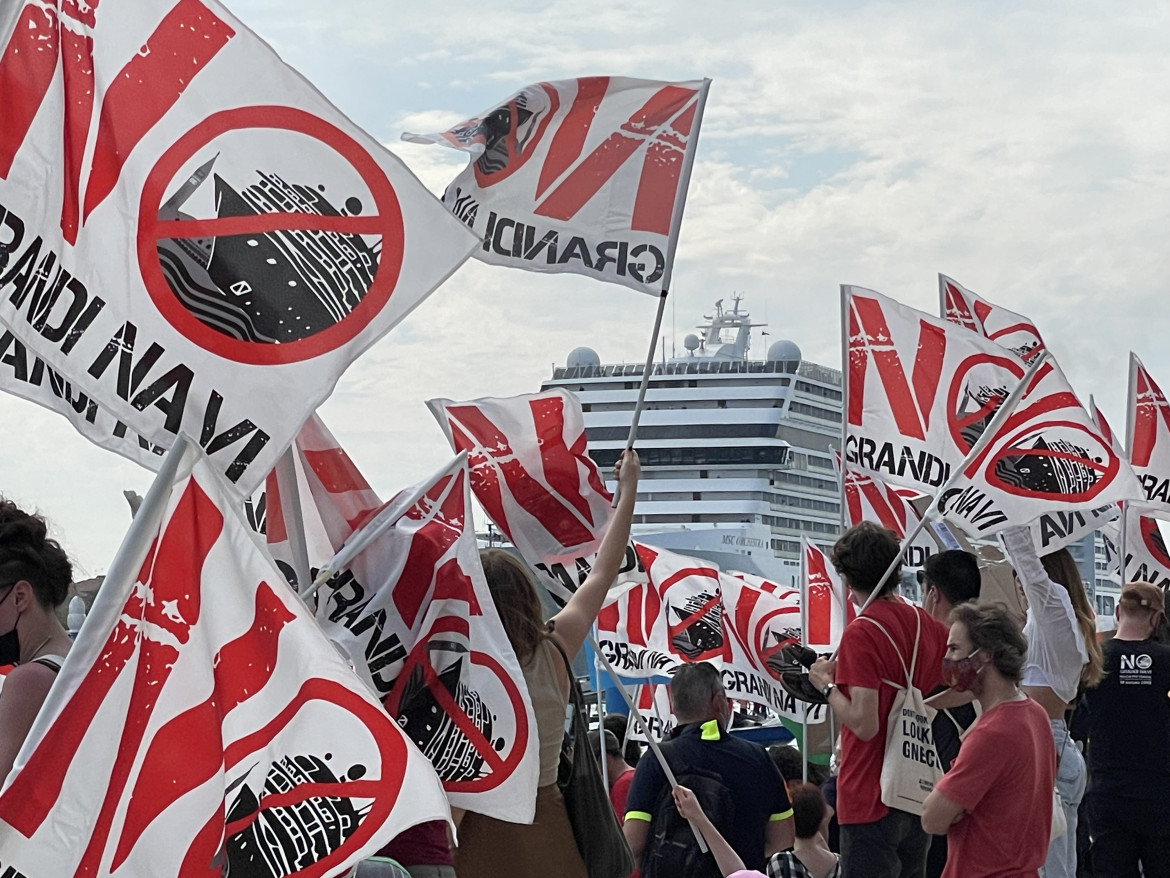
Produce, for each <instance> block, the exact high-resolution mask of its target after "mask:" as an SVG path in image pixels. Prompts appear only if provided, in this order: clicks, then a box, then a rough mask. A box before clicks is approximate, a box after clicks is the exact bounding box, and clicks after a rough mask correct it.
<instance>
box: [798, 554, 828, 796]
mask: <svg viewBox="0 0 1170 878" xmlns="http://www.w3.org/2000/svg"><path fill="white" fill-rule="evenodd" d="M806 539H807V538H806ZM800 639H801V640H802V641H803V642H804V643H808V552H807V551H805V547H804V540H801V543H800ZM829 713H832V711H829ZM800 773H801V779H802V780H803V781H804V782H805V783H808V704H807V703H806V704H805V705H804V710H802V711H801V712H800Z"/></svg>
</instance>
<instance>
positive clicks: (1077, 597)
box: [1001, 527, 1102, 878]
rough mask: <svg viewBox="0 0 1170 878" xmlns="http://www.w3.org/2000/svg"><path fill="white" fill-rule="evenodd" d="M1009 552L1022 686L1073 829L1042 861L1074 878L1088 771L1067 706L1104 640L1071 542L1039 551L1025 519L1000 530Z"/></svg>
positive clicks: (1085, 683)
mask: <svg viewBox="0 0 1170 878" xmlns="http://www.w3.org/2000/svg"><path fill="white" fill-rule="evenodd" d="M1001 536H1002V538H1003V543H1004V548H1005V549H1006V550H1007V553H1008V558H1009V559H1010V560H1011V562H1012V567H1013V568H1014V569H1015V572H1016V577H1017V578H1018V579H1019V581H1020V583H1021V584H1022V586H1023V589H1024V595H1025V597H1027V599H1028V620H1027V623H1026V624H1025V625H1024V637H1025V638H1026V639H1027V641H1028V654H1027V658H1026V660H1025V662H1024V670H1023V676H1022V678H1021V682H1022V686H1023V690H1024V692H1025V693H1026V694H1027V695H1028V696H1030V697H1031V698H1032V699H1034V700H1035V701H1036V702H1037V703H1038V704H1039V705H1040V706H1041V707H1043V708H1044V710H1045V711H1046V712H1047V713H1048V717H1049V720H1050V723H1051V726H1052V739H1053V742H1054V743H1055V745H1056V752H1057V755H1058V760H1059V767H1058V769H1057V773H1056V791H1057V793H1058V794H1059V795H1060V801H1061V806H1062V808H1063V810H1064V816H1065V823H1066V824H1067V826H1068V831H1067V832H1066V833H1064V834H1063V835H1061V836H1059V837H1058V838H1055V839H1053V840H1052V844H1051V846H1050V847H1049V849H1048V857H1047V858H1046V859H1045V861H1044V875H1045V878H1075V875H1076V865H1077V859H1076V856H1077V852H1076V839H1077V808H1078V806H1079V805H1080V803H1081V799H1082V798H1083V797H1084V795H1085V786H1086V783H1087V779H1088V772H1087V771H1086V769H1085V760H1084V757H1082V756H1081V751H1080V750H1079V749H1077V746H1076V744H1075V743H1074V742H1073V741H1072V740H1071V738H1070V737H1069V732H1068V726H1067V725H1066V724H1065V714H1066V713H1067V711H1068V709H1069V706H1070V705H1071V704H1072V702H1073V701H1074V700H1075V699H1076V697H1077V692H1078V691H1079V690H1080V689H1081V688H1082V687H1089V686H1095V685H1096V684H1097V682H1098V681H1099V680H1100V679H1101V673H1102V670H1101V669H1102V659H1101V647H1100V645H1099V644H1098V643H1097V626H1096V622H1095V621H1094V617H1093V610H1092V607H1091V606H1090V605H1089V598H1088V595H1086V593H1085V587H1084V585H1083V583H1082V582H1081V575H1080V573H1079V572H1078V571H1077V565H1076V562H1075V561H1074V560H1073V557H1072V555H1070V554H1069V552H1068V550H1067V549H1060V550H1059V551H1057V552H1053V553H1051V554H1048V555H1045V556H1044V557H1043V558H1038V557H1037V555H1036V550H1035V548H1033V544H1032V532H1031V530H1030V529H1029V528H1027V527H1014V528H1009V529H1007V530H1005V531H1004V532H1003V533H1002V534H1001Z"/></svg>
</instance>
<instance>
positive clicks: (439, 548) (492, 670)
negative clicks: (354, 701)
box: [316, 454, 540, 823]
mask: <svg viewBox="0 0 1170 878" xmlns="http://www.w3.org/2000/svg"><path fill="white" fill-rule="evenodd" d="M367 536H369V537H372V541H371V542H369V544H368V545H366V547H365V548H364V549H362V550H361V551H360V552H359V553H358V554H357V555H356V556H355V557H354V558H353V559H352V560H350V561H349V562H348V563H347V564H346V565H344V569H342V570H341V571H340V572H339V573H338V574H337V575H335V576H334V577H333V579H332V580H331V581H330V582H329V583H328V584H327V585H326V586H325V587H324V588H323V589H322V590H321V591H319V592H318V593H317V608H316V613H317V621H318V623H320V625H321V628H322V630H323V631H324V632H325V634H326V635H327V636H328V637H329V638H330V639H331V640H333V641H334V642H335V643H337V644H338V645H339V646H340V647H341V648H342V649H343V650H344V651H345V653H346V654H347V655H348V656H349V657H350V660H351V662H352V663H353V665H354V667H355V669H356V670H357V672H358V675H359V676H361V677H362V678H363V679H365V680H366V681H367V683H368V684H369V685H370V686H371V687H372V688H373V690H374V691H375V692H377V694H378V697H379V698H380V699H381V700H382V703H383V704H384V705H385V708H386V711H387V713H389V714H390V716H392V717H394V718H395V720H397V722H398V724H399V726H401V727H402V730H403V731H404V732H405V733H406V735H407V737H409V738H410V739H411V740H412V741H413V742H414V743H415V744H416V745H417V746H418V748H419V749H420V750H421V751H422V752H423V754H424V755H425V756H427V757H428V758H429V759H430V760H431V762H432V764H433V765H434V767H435V770H436V771H437V772H438V775H439V778H440V779H441V780H442V781H443V788H444V789H445V790H446V791H447V795H448V798H449V799H450V800H451V803H452V804H453V805H454V806H456V807H459V808H465V809H470V810H474V811H476V812H478V813H481V814H487V815H489V816H492V817H497V818H499V819H501V820H508V821H511V822H515V823H531V822H532V817H533V813H534V809H535V807H536V787H537V777H538V774H539V768H540V766H539V753H538V741H537V737H536V719H535V717H534V715H533V713H532V705H531V699H530V697H529V694H528V689H527V686H526V685H525V683H524V675H523V672H522V671H521V669H520V662H519V661H518V660H517V658H516V654H515V652H514V651H513V650H512V646H511V644H510V643H509V641H508V636H507V634H506V633H505V631H504V626H503V623H502V622H501V621H500V618H499V615H498V613H497V612H496V607H495V604H494V603H493V601H492V596H491V592H490V591H489V590H488V585H487V580H486V579H485V578H484V574H483V568H482V567H481V566H480V563H479V550H478V548H477V547H476V541H475V531H474V528H473V526H472V520H471V493H470V490H469V488H468V472H467V456H466V454H460V455H459V456H458V457H457V458H456V459H455V460H454V461H452V462H451V463H450V464H449V465H447V466H446V467H444V468H443V469H442V470H440V471H439V472H438V473H436V474H435V475H434V476H433V477H432V478H430V479H428V480H426V481H424V482H422V483H421V484H419V485H416V486H415V487H413V488H409V489H407V490H405V491H402V492H400V493H399V494H398V496H397V497H395V498H394V499H393V500H391V501H390V502H389V503H388V504H386V506H385V508H384V509H383V510H382V511H381V512H379V513H378V514H377V516H375V517H374V518H371V519H370V520H369V521H368V522H367V523H366V525H365V526H364V527H362V528H359V529H358V530H357V531H355V532H354V534H353V535H352V536H351V537H350V542H351V543H355V544H359V545H360V544H361V543H363V542H364V541H365V540H366V539H367Z"/></svg>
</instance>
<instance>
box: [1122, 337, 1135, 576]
mask: <svg viewBox="0 0 1170 878" xmlns="http://www.w3.org/2000/svg"><path fill="white" fill-rule="evenodd" d="M1126 402H1127V404H1126V413H1125V451H1126V457H1127V458H1128V459H1129V460H1133V429H1134V423H1133V416H1134V413H1135V412H1136V411H1137V359H1136V358H1135V357H1134V355H1133V351H1130V354H1129V393H1128V394H1127V395H1126ZM1129 506H1130V503H1129V501H1128V500H1127V501H1125V502H1124V503H1122V504H1121V534H1120V535H1119V537H1118V539H1117V556H1118V557H1117V570H1118V572H1119V573H1120V574H1121V587H1122V588H1125V585H1126V579H1125V561H1126V557H1125V553H1126V552H1127V551H1128V548H1127V547H1126V544H1127V542H1128V540H1126V538H1125V532H1126V530H1128V528H1127V527H1126V525H1127V524H1128V522H1129Z"/></svg>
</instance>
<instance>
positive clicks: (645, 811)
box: [550, 662, 793, 876]
mask: <svg viewBox="0 0 1170 878" xmlns="http://www.w3.org/2000/svg"><path fill="white" fill-rule="evenodd" d="M670 698H671V703H672V704H673V705H674V713H675V716H676V717H677V719H678V725H677V726H676V727H675V729H674V731H672V732H671V738H670V740H668V741H664V742H663V743H662V745H661V749H662V752H663V754H664V755H665V757H666V759H667V762H668V764H669V765H670V767H671V770H672V771H673V772H674V774H675V775H676V777H677V778H678V781H679V783H680V784H683V785H687V786H693V784H694V783H699V782H701V783H702V784H703V787H702V788H699V787H695V789H696V791H697V792H698V793H699V796H700V800H701V802H702V804H703V805H704V807H705V808H706V809H708V811H709V813H708V816H709V817H710V818H712V823H713V824H714V825H715V826H716V827H717V828H719V829H720V830H721V831H722V832H723V833H724V834H725V836H726V838H727V841H728V843H729V844H730V845H731V847H732V849H733V850H734V851H735V853H736V854H737V855H738V856H739V857H740V859H741V860H742V861H743V863H745V864H746V866H747V868H749V869H756V870H760V869H763V867H764V863H765V861H766V860H767V858H768V857H769V856H771V855H772V854H773V853H775V852H776V851H779V850H784V849H785V848H787V847H789V846H790V845H791V844H792V840H793V826H792V807H791V805H790V803H789V801H788V794H787V793H786V791H785V789H784V781H783V779H782V778H781V777H780V773H779V772H778V771H777V770H776V766H775V765H773V764H772V760H771V759H769V758H768V754H767V752H766V751H765V750H764V748H763V747H761V746H760V745H759V744H754V743H751V742H749V741H743V740H740V739H739V738H735V737H732V736H731V735H729V734H728V732H727V722H728V719H729V718H730V715H731V711H730V707H729V704H728V701H727V693H726V692H725V691H724V689H723V680H722V678H721V677H720V675H719V672H718V671H717V670H716V669H715V667H714V666H713V665H711V664H709V663H707V662H696V663H694V664H685V665H683V666H682V667H680V668H679V669H678V670H677V671H675V672H674V676H673V677H672V678H671V681H670ZM692 778H693V782H692V783H690V784H688V781H689V780H690V779H692ZM670 796H671V791H670V786H669V784H668V782H667V779H666V775H665V774H664V773H663V770H662V766H661V765H660V764H659V763H658V760H657V759H655V758H653V757H652V756H649V755H647V756H643V757H642V760H641V761H640V762H639V763H638V767H637V770H636V772H635V774H634V782H633V785H632V786H631V787H630V794H629V797H628V799H627V800H626V820H625V825H624V830H625V834H626V840H627V841H629V843H630V850H631V851H633V853H634V857H635V858H636V859H638V860H640V861H641V864H642V865H641V869H642V873H643V874H644V875H651V876H658V875H663V874H667V869H666V867H665V866H663V863H664V860H663V851H662V841H664V840H665V841H669V842H671V843H676V844H678V845H681V846H689V845H694V848H693V849H688V851H686V853H687V854H688V855H692V856H695V860H696V861H698V862H701V863H703V864H705V865H706V868H708V869H709V870H710V869H713V868H714V865H715V864H714V863H713V862H711V861H710V858H709V857H706V856H704V857H697V855H694V852H695V851H697V850H698V846H697V843H696V842H695V841H694V838H693V836H692V837H690V838H688V837H687V831H684V832H682V833H681V837H670V838H667V839H664V837H663V832H664V829H665V827H666V824H667V823H668V821H669V819H670V817H671V816H672V814H673V807H674V806H673V805H672V804H671V800H670ZM704 796H708V797H711V796H713V797H714V799H711V798H704ZM729 806H730V807H729ZM713 807H715V808H717V809H718V810H717V811H712V810H711V809H712V808H713ZM732 810H733V812H734V816H733V819H730V820H728V821H726V822H727V823H729V824H730V825H724V821H723V820H722V819H721V818H723V817H726V816H727V815H728V814H729V812H730V811H732ZM688 831H689V830H688ZM651 839H653V841H652V843H648V840H651ZM656 858H657V859H656ZM550 874H551V873H550ZM695 874H699V873H698V872H696V873H695Z"/></svg>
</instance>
